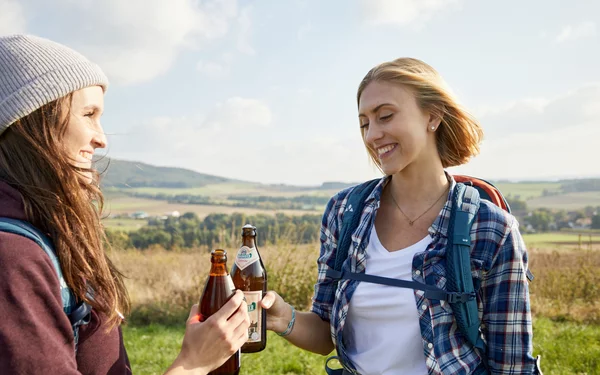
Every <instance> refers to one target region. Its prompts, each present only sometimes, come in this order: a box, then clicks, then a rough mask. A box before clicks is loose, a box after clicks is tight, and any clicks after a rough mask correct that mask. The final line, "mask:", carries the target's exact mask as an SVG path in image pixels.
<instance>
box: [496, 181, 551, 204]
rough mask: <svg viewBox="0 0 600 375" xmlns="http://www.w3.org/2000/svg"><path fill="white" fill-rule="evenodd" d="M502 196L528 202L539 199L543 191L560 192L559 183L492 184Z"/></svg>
mask: <svg viewBox="0 0 600 375" xmlns="http://www.w3.org/2000/svg"><path fill="white" fill-rule="evenodd" d="M494 185H495V186H496V187H497V188H498V189H500V191H501V192H502V194H504V195H506V196H509V195H511V196H513V197H517V196H518V197H520V199H523V200H526V201H527V200H530V199H532V198H537V197H541V196H542V194H543V193H544V190H547V191H549V192H560V183H557V182H538V183H527V182H519V183H509V182H500V183H497V184H494Z"/></svg>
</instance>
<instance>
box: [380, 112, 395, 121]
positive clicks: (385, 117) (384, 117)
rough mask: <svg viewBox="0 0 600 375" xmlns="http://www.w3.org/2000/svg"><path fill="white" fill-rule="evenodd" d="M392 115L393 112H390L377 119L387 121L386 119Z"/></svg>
mask: <svg viewBox="0 0 600 375" xmlns="http://www.w3.org/2000/svg"><path fill="white" fill-rule="evenodd" d="M392 116H393V114H391V113H390V114H389V115H385V116H381V117H380V118H379V119H380V120H381V121H387V120H389V119H391V118H392Z"/></svg>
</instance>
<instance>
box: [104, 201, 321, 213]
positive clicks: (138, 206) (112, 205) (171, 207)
mask: <svg viewBox="0 0 600 375" xmlns="http://www.w3.org/2000/svg"><path fill="white" fill-rule="evenodd" d="M104 211H105V213H106V214H111V215H116V214H123V213H133V212H136V211H144V212H146V213H147V214H149V215H151V216H152V215H165V214H166V213H169V212H173V211H179V212H180V213H182V214H183V213H185V212H194V213H196V214H197V215H198V216H199V217H200V218H203V217H205V216H207V215H209V214H211V213H226V214H231V213H234V212H244V213H245V214H247V215H254V214H261V213H262V214H267V215H275V214H276V213H277V212H281V213H284V214H286V215H305V214H313V213H318V214H322V211H309V210H263V209H257V208H247V207H229V206H211V205H201V204H182V203H169V202H167V201H161V200H155V199H143V198H134V197H127V196H120V197H115V198H112V199H107V201H106V202H105V208H104Z"/></svg>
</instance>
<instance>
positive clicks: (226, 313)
mask: <svg viewBox="0 0 600 375" xmlns="http://www.w3.org/2000/svg"><path fill="white" fill-rule="evenodd" d="M249 325H250V318H249V317H248V305H247V304H246V302H245V301H244V293H243V292H241V291H239V290H238V291H236V293H235V294H234V295H233V297H231V298H230V299H229V301H228V302H227V303H226V304H225V305H223V307H221V309H220V310H219V311H217V312H216V313H215V314H213V315H211V316H210V317H209V318H208V319H206V320H205V321H203V322H201V321H200V312H199V308H198V305H194V306H192V309H191V311H190V316H189V318H188V320H187V324H186V329H185V335H184V337H183V344H182V346H181V351H180V353H179V356H178V357H177V359H176V360H175V362H173V365H171V367H170V368H169V370H167V372H166V373H165V375H176V374H198V375H200V374H207V373H208V372H210V371H212V370H214V369H216V368H218V367H219V366H221V365H222V364H223V363H225V361H227V359H229V358H230V357H231V356H232V355H233V354H234V353H235V352H236V351H237V350H238V349H239V348H240V347H241V346H242V345H243V344H244V343H245V342H246V340H247V339H248V327H249Z"/></svg>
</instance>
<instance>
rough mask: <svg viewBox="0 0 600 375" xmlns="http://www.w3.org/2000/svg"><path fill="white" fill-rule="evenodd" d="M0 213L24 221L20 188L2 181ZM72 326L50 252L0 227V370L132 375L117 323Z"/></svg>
mask: <svg viewBox="0 0 600 375" xmlns="http://www.w3.org/2000/svg"><path fill="white" fill-rule="evenodd" d="M0 216H2V217H9V218H14V219H21V220H25V211H24V208H23V202H22V197H21V195H20V193H19V192H18V191H17V190H15V189H14V188H12V187H11V186H9V185H7V184H6V183H4V182H2V181H0ZM79 332H80V338H79V346H78V350H77V356H76V355H75V350H74V339H73V330H72V329H71V324H70V323H69V320H68V319H67V316H66V315H65V313H64V312H63V309H62V301H61V297H60V286H59V281H58V276H57V275H56V271H55V270H54V267H53V266H52V262H51V260H50V258H49V257H48V255H47V254H46V253H45V252H44V251H43V250H42V249H41V248H40V247H39V245H37V244H36V243H35V242H33V241H31V240H29V239H27V238H24V237H21V236H18V235H15V234H10V233H5V232H0V374H64V375H71V374H102V375H104V374H115V375H116V374H119V375H121V374H131V368H130V365H129V359H128V358H127V352H126V351H125V346H124V345H123V337H122V334H121V328H120V327H118V328H115V329H113V330H111V331H110V332H108V333H107V332H106V328H105V326H104V322H103V317H102V316H101V315H99V314H96V312H92V319H91V321H90V323H89V324H88V325H86V326H82V327H81V328H80V330H79Z"/></svg>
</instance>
